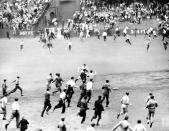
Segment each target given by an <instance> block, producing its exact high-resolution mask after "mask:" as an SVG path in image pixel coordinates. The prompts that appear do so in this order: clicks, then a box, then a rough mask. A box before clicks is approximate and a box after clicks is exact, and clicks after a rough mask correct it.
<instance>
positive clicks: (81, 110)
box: [78, 96, 88, 124]
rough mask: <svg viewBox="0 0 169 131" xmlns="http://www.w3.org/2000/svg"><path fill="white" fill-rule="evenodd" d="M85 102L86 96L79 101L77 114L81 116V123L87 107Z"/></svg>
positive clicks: (83, 120) (84, 117)
mask: <svg viewBox="0 0 169 131" xmlns="http://www.w3.org/2000/svg"><path fill="white" fill-rule="evenodd" d="M87 103H88V102H87V96H85V97H84V99H82V100H81V102H80V111H79V113H78V115H79V116H80V117H82V120H81V124H83V123H84V122H85V119H86V111H87V109H88V106H87Z"/></svg>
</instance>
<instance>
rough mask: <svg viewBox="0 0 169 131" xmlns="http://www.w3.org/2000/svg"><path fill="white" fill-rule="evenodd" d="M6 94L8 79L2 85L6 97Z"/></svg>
mask: <svg viewBox="0 0 169 131" xmlns="http://www.w3.org/2000/svg"><path fill="white" fill-rule="evenodd" d="M5 94H7V85H6V79H4V81H3V83H2V95H3V96H4V95H5Z"/></svg>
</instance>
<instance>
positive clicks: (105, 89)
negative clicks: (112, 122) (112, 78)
mask: <svg viewBox="0 0 169 131" xmlns="http://www.w3.org/2000/svg"><path fill="white" fill-rule="evenodd" d="M102 89H103V99H102V101H104V99H105V98H106V107H108V105H109V94H110V91H111V89H110V84H109V80H106V83H105V84H104V85H103V86H102Z"/></svg>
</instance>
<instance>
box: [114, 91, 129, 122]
mask: <svg viewBox="0 0 169 131" xmlns="http://www.w3.org/2000/svg"><path fill="white" fill-rule="evenodd" d="M129 102H130V99H129V92H126V95H125V96H123V97H122V99H121V112H120V113H118V114H117V119H118V118H119V117H120V115H123V114H124V115H125V116H126V115H127V112H128V106H129V105H131V104H129Z"/></svg>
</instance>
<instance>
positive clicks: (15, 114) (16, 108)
mask: <svg viewBox="0 0 169 131" xmlns="http://www.w3.org/2000/svg"><path fill="white" fill-rule="evenodd" d="M14 118H16V127H17V128H19V119H20V113H19V103H18V98H15V101H14V102H13V103H12V115H11V116H10V119H9V120H8V123H7V124H5V129H6V130H7V128H8V126H9V124H10V123H11V121H12V120H13V119H14Z"/></svg>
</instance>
